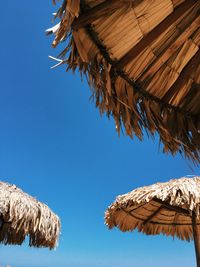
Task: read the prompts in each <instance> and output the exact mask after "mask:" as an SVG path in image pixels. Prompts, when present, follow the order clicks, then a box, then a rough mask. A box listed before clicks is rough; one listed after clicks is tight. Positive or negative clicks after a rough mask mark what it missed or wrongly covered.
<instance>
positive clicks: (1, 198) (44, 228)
mask: <svg viewBox="0 0 200 267" xmlns="http://www.w3.org/2000/svg"><path fill="white" fill-rule="evenodd" d="M59 234H60V221H59V218H58V216H57V215H55V214H54V213H53V212H52V211H51V210H50V209H49V208H48V207H47V206H46V205H45V204H42V203H41V202H39V201H37V200H36V199H34V198H33V197H30V196H29V195H27V194H26V193H24V192H23V191H21V190H20V189H18V188H17V187H16V186H15V185H10V184H7V183H4V182H0V242H1V243H3V244H17V245H21V244H22V243H23V241H24V240H25V238H26V236H29V245H30V246H35V247H49V248H50V249H52V248H54V247H55V246H56V245H57V240H58V237H59Z"/></svg>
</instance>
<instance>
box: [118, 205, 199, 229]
mask: <svg viewBox="0 0 200 267" xmlns="http://www.w3.org/2000/svg"><path fill="white" fill-rule="evenodd" d="M121 210H122V211H123V212H125V213H126V214H128V215H130V216H131V217H133V218H134V219H137V220H140V221H142V224H143V225H144V222H145V221H146V220H147V219H146V220H144V219H141V218H139V217H138V216H136V215H133V214H132V213H130V212H128V211H126V210H125V209H123V208H121ZM190 218H192V217H191V216H190ZM148 223H149V224H156V225H174V226H176V225H177V226H186V225H187V226H188V225H191V223H161V222H158V221H149V222H148ZM145 224H147V223H145ZM197 225H200V223H197ZM115 226H117V225H115Z"/></svg>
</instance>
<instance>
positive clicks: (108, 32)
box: [47, 0, 200, 162]
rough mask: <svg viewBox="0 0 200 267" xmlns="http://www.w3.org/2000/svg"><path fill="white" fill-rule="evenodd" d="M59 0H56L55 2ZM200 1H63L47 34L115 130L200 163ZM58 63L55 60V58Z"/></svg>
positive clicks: (60, 58)
mask: <svg viewBox="0 0 200 267" xmlns="http://www.w3.org/2000/svg"><path fill="white" fill-rule="evenodd" d="M53 2H54V3H55V2H56V0H54V1H53ZM199 10H200V1H199V0H173V1H172V0H154V1H148V0H118V1H116V0H73V1H72V0H64V1H63V3H62V5H61V7H60V8H59V10H58V12H57V13H56V15H55V18H58V19H59V20H60V21H59V23H58V24H56V26H54V27H53V28H50V29H48V30H47V33H54V34H55V39H54V41H53V47H56V46H57V45H58V44H59V43H61V42H62V43H63V42H64V43H65V48H64V50H63V51H62V52H61V53H60V55H59V56H58V59H57V60H58V64H57V65H61V64H67V70H69V69H71V70H72V71H74V70H76V69H78V70H79V71H80V72H81V73H83V74H86V76H87V79H88V82H89V84H90V87H91V89H92V92H93V96H94V100H95V101H96V106H97V107H98V108H99V109H100V112H101V113H103V112H106V113H107V115H108V116H113V117H114V119H115V123H116V129H117V131H118V132H120V129H121V127H124V128H125V130H126V133H127V134H128V135H129V136H131V137H133V136H134V135H136V136H137V137H138V138H140V139H142V138H143V133H144V131H145V132H147V133H148V135H149V136H154V135H155V133H158V134H159V136H160V141H161V143H162V144H163V150H164V152H166V153H167V152H171V153H172V154H174V153H176V152H180V153H182V152H183V154H184V155H185V156H186V157H187V158H189V159H192V160H193V161H195V162H196V161H199V160H200V153H199V150H200V135H199V131H200V105H199V101H200V49H199V45H200V16H199ZM54 59H55V58H54Z"/></svg>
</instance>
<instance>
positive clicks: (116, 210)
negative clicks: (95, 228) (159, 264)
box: [105, 176, 200, 241]
mask: <svg viewBox="0 0 200 267" xmlns="http://www.w3.org/2000/svg"><path fill="white" fill-rule="evenodd" d="M155 199H159V200H161V201H163V202H165V203H168V204H169V205H171V206H172V207H179V208H183V209H184V210H186V211H189V214H188V215H185V214H181V213H178V212H175V211H173V209H172V210H168V209H166V208H165V207H162V205H161V204H160V205H159V204H158V203H156V202H155ZM159 209H160V210H159ZM156 212H158V213H157V214H156ZM193 212H194V213H195V214H196V217H197V219H198V221H197V223H198V224H200V218H199V215H200V177H198V176H196V177H194V178H186V177H183V178H180V179H176V180H170V181H169V182H166V183H156V184H153V185H151V186H145V187H141V188H137V189H135V190H133V191H131V192H129V193H127V194H124V195H120V196H118V197H117V198H116V201H115V202H114V203H113V204H112V205H111V206H109V207H108V209H107V210H106V212H105V223H106V225H107V226H108V227H109V229H112V228H113V227H118V228H119V229H120V230H122V231H133V230H134V229H136V228H137V229H138V231H139V232H143V233H145V234H147V235H157V234H160V233H162V234H165V235H172V236H176V237H178V238H179V239H182V240H187V241H190V240H192V239H193V232H192V220H191V217H190V215H191V216H192V213H193ZM152 214H154V216H152ZM151 216H152V218H151ZM145 221H146V222H145Z"/></svg>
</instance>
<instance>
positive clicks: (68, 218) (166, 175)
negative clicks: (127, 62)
mask: <svg viewBox="0 0 200 267" xmlns="http://www.w3.org/2000/svg"><path fill="white" fill-rule="evenodd" d="M54 11H55V9H54V7H53V6H52V5H51V1H49V0H42V1H41V0H35V1H27V0H18V1H16V0H14V1H2V2H1V16H0V33H1V42H0V60H1V63H0V82H1V88H0V179H1V180H3V181H7V182H9V183H14V184H16V185H17V186H19V187H21V188H22V189H23V190H24V191H26V192H27V193H29V194H31V195H33V196H35V197H37V198H38V199H39V200H41V201H43V202H45V203H47V204H48V205H49V206H50V207H51V208H52V209H53V210H54V211H55V212H56V213H57V214H58V215H59V216H60V218H61V220H62V234H61V237H60V242H59V247H58V248H57V250H56V251H49V250H48V249H35V248H29V247H28V246H27V244H24V245H23V246H4V245H0V255H1V256H0V263H1V264H4V265H5V264H6V263H10V264H11V266H12V267H47V266H48V267H58V266H59V267H131V266H132V267H158V266H162V267H167V266H169V265H170V266H182V267H191V266H194V264H195V258H194V249H193V243H186V242H182V241H179V240H176V239H175V240H173V239H172V238H166V237H162V236H152V237H151V236H145V235H142V234H138V233H137V232H133V233H122V232H120V231H118V230H113V231H109V230H107V228H106V227H105V225H104V219H103V217H104V211H105V209H106V208H107V206H108V205H109V204H110V203H111V202H112V201H113V200H114V198H115V196H116V195H118V194H122V193H126V192H127V191H130V190H132V189H133V188H135V187H139V186H143V185H147V184H152V183H155V182H158V181H167V180H168V179H170V178H173V177H174V178H175V177H181V176H184V175H186V174H194V173H195V174H199V169H197V168H196V169H195V168H193V170H191V168H190V166H189V164H188V163H187V162H186V161H184V160H183V159H182V158H181V157H180V156H179V155H177V156H175V157H174V158H173V157H172V156H170V155H168V156H167V155H164V154H162V153H161V152H159V149H158V140H155V142H153V141H152V140H148V139H145V141H144V142H140V141H138V140H137V139H136V138H135V139H134V140H133V141H132V140H130V139H129V137H126V136H121V137H120V138H118V136H117V133H116V132H115V127H114V123H113V121H112V119H111V120H110V121H109V120H108V119H107V118H106V116H103V117H102V118H101V117H100V115H99V111H98V110H97V109H96V108H95V106H94V103H91V101H89V97H90V90H89V88H88V86H87V84H86V83H85V82H81V81H80V77H79V74H78V73H77V74H76V75H72V74H71V73H66V72H65V70H64V68H57V69H55V70H50V67H51V65H53V64H54V62H51V60H49V59H48V55H54V56H56V55H57V54H58V52H59V51H60V50H59V49H57V50H53V49H52V48H51V46H50V43H51V40H52V38H51V37H50V38H47V37H46V36H45V34H44V31H45V29H46V28H48V27H49V26H51V25H52V24H51V18H52V16H51V13H52V12H54Z"/></svg>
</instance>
